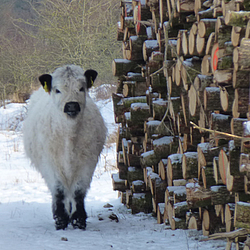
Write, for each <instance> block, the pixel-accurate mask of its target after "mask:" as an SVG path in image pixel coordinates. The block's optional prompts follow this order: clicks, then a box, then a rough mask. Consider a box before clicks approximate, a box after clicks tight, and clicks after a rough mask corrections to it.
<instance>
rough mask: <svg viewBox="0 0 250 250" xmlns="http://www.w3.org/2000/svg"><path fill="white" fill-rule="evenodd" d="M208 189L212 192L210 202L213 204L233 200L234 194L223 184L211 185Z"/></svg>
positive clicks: (221, 203)
mask: <svg viewBox="0 0 250 250" xmlns="http://www.w3.org/2000/svg"><path fill="white" fill-rule="evenodd" d="M210 189H211V192H212V195H211V202H212V204H213V205H224V204H227V203H230V202H234V195H232V194H230V192H229V191H228V190H227V187H226V186H225V185H223V186H211V187H210Z"/></svg>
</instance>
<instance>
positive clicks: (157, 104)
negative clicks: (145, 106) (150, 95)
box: [153, 99, 168, 120]
mask: <svg viewBox="0 0 250 250" xmlns="http://www.w3.org/2000/svg"><path fill="white" fill-rule="evenodd" d="M167 107H168V101H164V100H162V99H158V100H155V101H153V118H154V119H155V120H162V118H163V117H164V115H165V112H166V110H167Z"/></svg>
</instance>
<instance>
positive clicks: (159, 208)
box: [157, 203, 165, 224]
mask: <svg viewBox="0 0 250 250" xmlns="http://www.w3.org/2000/svg"><path fill="white" fill-rule="evenodd" d="M164 211H165V203H158V205H157V224H162V223H164V222H165V221H164V219H163V218H164Z"/></svg>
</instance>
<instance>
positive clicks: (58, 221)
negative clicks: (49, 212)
mask: <svg viewBox="0 0 250 250" xmlns="http://www.w3.org/2000/svg"><path fill="white" fill-rule="evenodd" d="M54 220H55V227H56V230H61V229H63V230H64V229H65V228H67V226H68V224H69V217H63V218H62V217H57V216H54Z"/></svg>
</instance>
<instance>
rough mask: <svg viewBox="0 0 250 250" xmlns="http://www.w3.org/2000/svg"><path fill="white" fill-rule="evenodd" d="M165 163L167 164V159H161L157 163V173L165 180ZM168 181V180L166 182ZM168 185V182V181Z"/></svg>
mask: <svg viewBox="0 0 250 250" xmlns="http://www.w3.org/2000/svg"><path fill="white" fill-rule="evenodd" d="M167 165H168V159H161V160H160V162H159V163H158V173H159V176H160V177H161V179H162V180H166V178H167V176H166V173H167ZM167 183H168V182H167ZM168 185H169V183H168Z"/></svg>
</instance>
